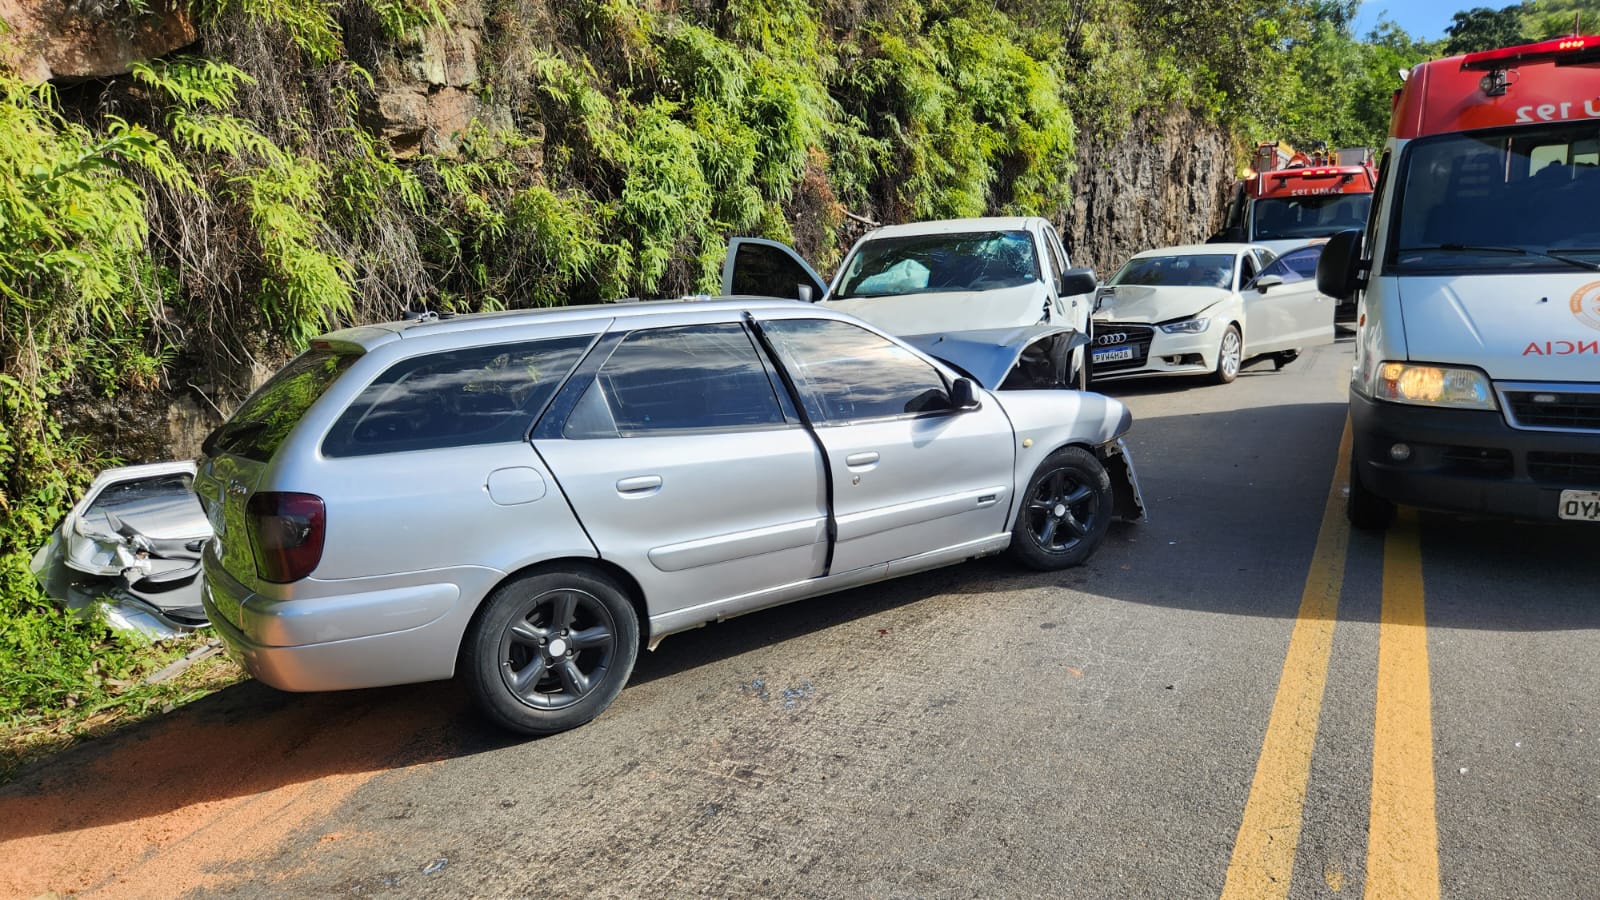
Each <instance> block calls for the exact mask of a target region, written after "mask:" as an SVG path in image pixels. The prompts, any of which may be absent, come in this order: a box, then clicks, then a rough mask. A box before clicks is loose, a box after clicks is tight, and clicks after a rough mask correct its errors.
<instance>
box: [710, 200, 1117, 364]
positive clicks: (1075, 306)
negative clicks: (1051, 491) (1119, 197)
mask: <svg viewBox="0 0 1600 900" xmlns="http://www.w3.org/2000/svg"><path fill="white" fill-rule="evenodd" d="M722 292H723V293H724V294H728V295H756V296H764V297H789V298H792V299H797V300H807V301H811V302H816V303H820V304H822V305H824V306H827V307H830V308H832V309H837V310H840V311H843V312H846V313H849V314H851V315H853V316H856V317H858V318H861V319H865V320H866V321H868V322H871V323H872V324H874V325H876V326H878V327H879V328H882V329H883V330H885V331H887V332H889V333H891V334H894V335H896V336H898V337H900V338H901V339H903V340H905V341H906V342H907V343H910V344H912V345H915V346H917V347H918V348H920V349H922V350H924V351H925V352H927V353H929V354H931V355H933V356H937V357H939V358H940V359H943V360H945V361H947V362H949V363H951V364H952V365H955V366H957V367H959V368H962V369H965V370H966V371H967V372H968V374H970V375H972V376H973V377H974V378H975V379H977V381H978V382H979V383H980V384H983V385H984V386H985V387H988V388H990V389H998V388H1000V387H1002V386H1004V387H1007V388H1026V387H1030V386H1032V387H1059V386H1063V385H1066V386H1075V387H1078V388H1080V389H1081V388H1084V387H1086V386H1087V384H1088V378H1089V362H1088V345H1089V338H1090V314H1091V313H1092V311H1093V310H1092V306H1093V301H1094V292H1095V277H1094V272H1093V271H1092V270H1090V269H1082V268H1072V264H1071V262H1070V261H1069V260H1068V258H1067V253H1066V250H1065V249H1064V248H1063V247H1062V244H1061V238H1060V236H1058V235H1057V234H1056V230H1055V228H1054V227H1052V226H1051V224H1050V223H1049V222H1048V221H1046V220H1044V219H1042V218H1037V217H1028V218H1023V217H1013V218H1004V217H989V218H977V219H945V220H940V221H935V222H917V223H914V224H910V225H891V226H887V227H883V228H879V229H877V230H875V231H872V232H871V233H869V234H867V235H866V236H865V237H863V238H861V239H860V240H859V241H857V242H856V243H855V246H853V247H851V248H850V253H849V254H848V255H847V256H846V257H845V259H844V263H843V264H842V265H841V266H840V267H839V271H838V273H837V274H836V275H834V278H833V283H832V284H831V285H830V284H828V283H827V282H825V281H824V280H823V279H822V277H821V276H819V275H817V273H816V271H815V270H814V269H813V268H812V267H811V266H810V265H808V264H807V263H806V262H805V260H803V259H801V258H800V256H799V254H797V253H795V252H794V250H793V249H791V248H789V247H787V246H785V245H784V244H781V243H778V242H776V241H768V240H762V239H760V238H734V239H733V241H732V242H730V243H729V245H728V258H727V262H726V263H725V264H724V266H723V271H722Z"/></svg>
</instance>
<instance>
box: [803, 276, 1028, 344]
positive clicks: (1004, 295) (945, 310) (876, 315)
mask: <svg viewBox="0 0 1600 900" xmlns="http://www.w3.org/2000/svg"><path fill="white" fill-rule="evenodd" d="M1048 297H1049V294H1048V292H1047V291H1046V290H1045V286H1044V284H1042V283H1040V282H1033V283H1032V284H1025V285H1022V286H1021V287H1014V288H1002V289H999V290H993V291H943V292H939V293H928V294H899V295H896V296H893V297H854V298H851V299H848V300H834V299H831V298H830V299H828V300H825V301H823V305H824V306H826V307H828V308H829V309H836V310H838V311H840V312H843V313H849V314H850V315H852V316H855V317H856V318H858V319H864V320H866V321H867V322H870V323H872V324H873V325H876V326H878V327H879V328H882V329H883V330H884V331H887V332H889V333H890V334H942V333H947V332H952V331H979V330H982V329H986V328H1005V327H1008V326H1016V325H1033V324H1036V323H1037V322H1038V321H1039V320H1040V319H1043V318H1044V306H1045V301H1046V300H1047V298H1048Z"/></svg>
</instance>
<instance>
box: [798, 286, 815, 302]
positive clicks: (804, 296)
mask: <svg viewBox="0 0 1600 900" xmlns="http://www.w3.org/2000/svg"><path fill="white" fill-rule="evenodd" d="M795 296H796V297H797V298H799V300H800V302H801V303H811V302H813V301H814V300H816V299H817V298H816V296H815V295H814V294H813V293H812V287H811V285H809V284H800V285H795Z"/></svg>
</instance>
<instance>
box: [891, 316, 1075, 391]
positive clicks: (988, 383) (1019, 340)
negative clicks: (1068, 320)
mask: <svg viewBox="0 0 1600 900" xmlns="http://www.w3.org/2000/svg"><path fill="white" fill-rule="evenodd" d="M1071 331H1072V329H1071V328H1068V327H1067V326H1065V325H1030V326H1028V327H1026V328H985V329H981V330H978V331H961V332H951V333H949V334H913V335H907V336H906V337H904V338H902V340H904V341H905V342H906V343H908V344H910V345H911V346H913V347H916V348H917V349H918V350H921V351H922V352H923V353H926V354H928V355H929V356H932V357H934V358H936V359H942V360H944V361H945V362H947V363H950V364H951V365H953V366H955V367H957V368H958V369H961V370H962V371H964V372H967V373H968V374H970V375H971V376H972V377H973V378H974V379H975V380H976V381H977V382H978V384H979V385H981V386H983V387H985V388H987V389H989V390H991V391H997V390H999V389H1000V385H1001V384H1002V383H1003V382H1004V381H1005V380H1006V376H1007V375H1009V374H1011V370H1012V368H1014V367H1015V366H1016V364H1017V357H1019V356H1021V355H1022V351H1023V350H1024V349H1026V348H1027V347H1028V346H1029V345H1031V344H1033V343H1034V342H1035V341H1039V340H1042V339H1044V338H1047V337H1050V336H1051V335H1055V334H1066V333H1070V332H1071ZM1078 340H1079V341H1080V342H1081V343H1088V341H1087V339H1083V338H1080V339H1078Z"/></svg>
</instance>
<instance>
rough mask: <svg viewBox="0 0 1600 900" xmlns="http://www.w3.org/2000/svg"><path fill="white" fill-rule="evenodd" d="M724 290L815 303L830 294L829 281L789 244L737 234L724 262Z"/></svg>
mask: <svg viewBox="0 0 1600 900" xmlns="http://www.w3.org/2000/svg"><path fill="white" fill-rule="evenodd" d="M722 293H723V294H724V295H726V296H749V297H782V298H784V299H788V300H804V301H807V302H810V303H815V302H818V301H820V300H822V299H823V298H824V297H826V296H827V295H828V283H827V282H826V281H823V280H822V276H820V275H818V274H817V272H816V270H815V269H813V268H811V266H809V265H807V264H806V261H805V260H803V259H801V258H800V254H798V253H796V252H794V250H793V249H792V248H791V247H789V246H788V245H786V244H781V243H779V242H777V241H769V240H765V239H762V238H752V237H736V238H734V239H733V240H731V241H729V242H728V258H727V259H726V260H725V261H724V262H723V263H722Z"/></svg>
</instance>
